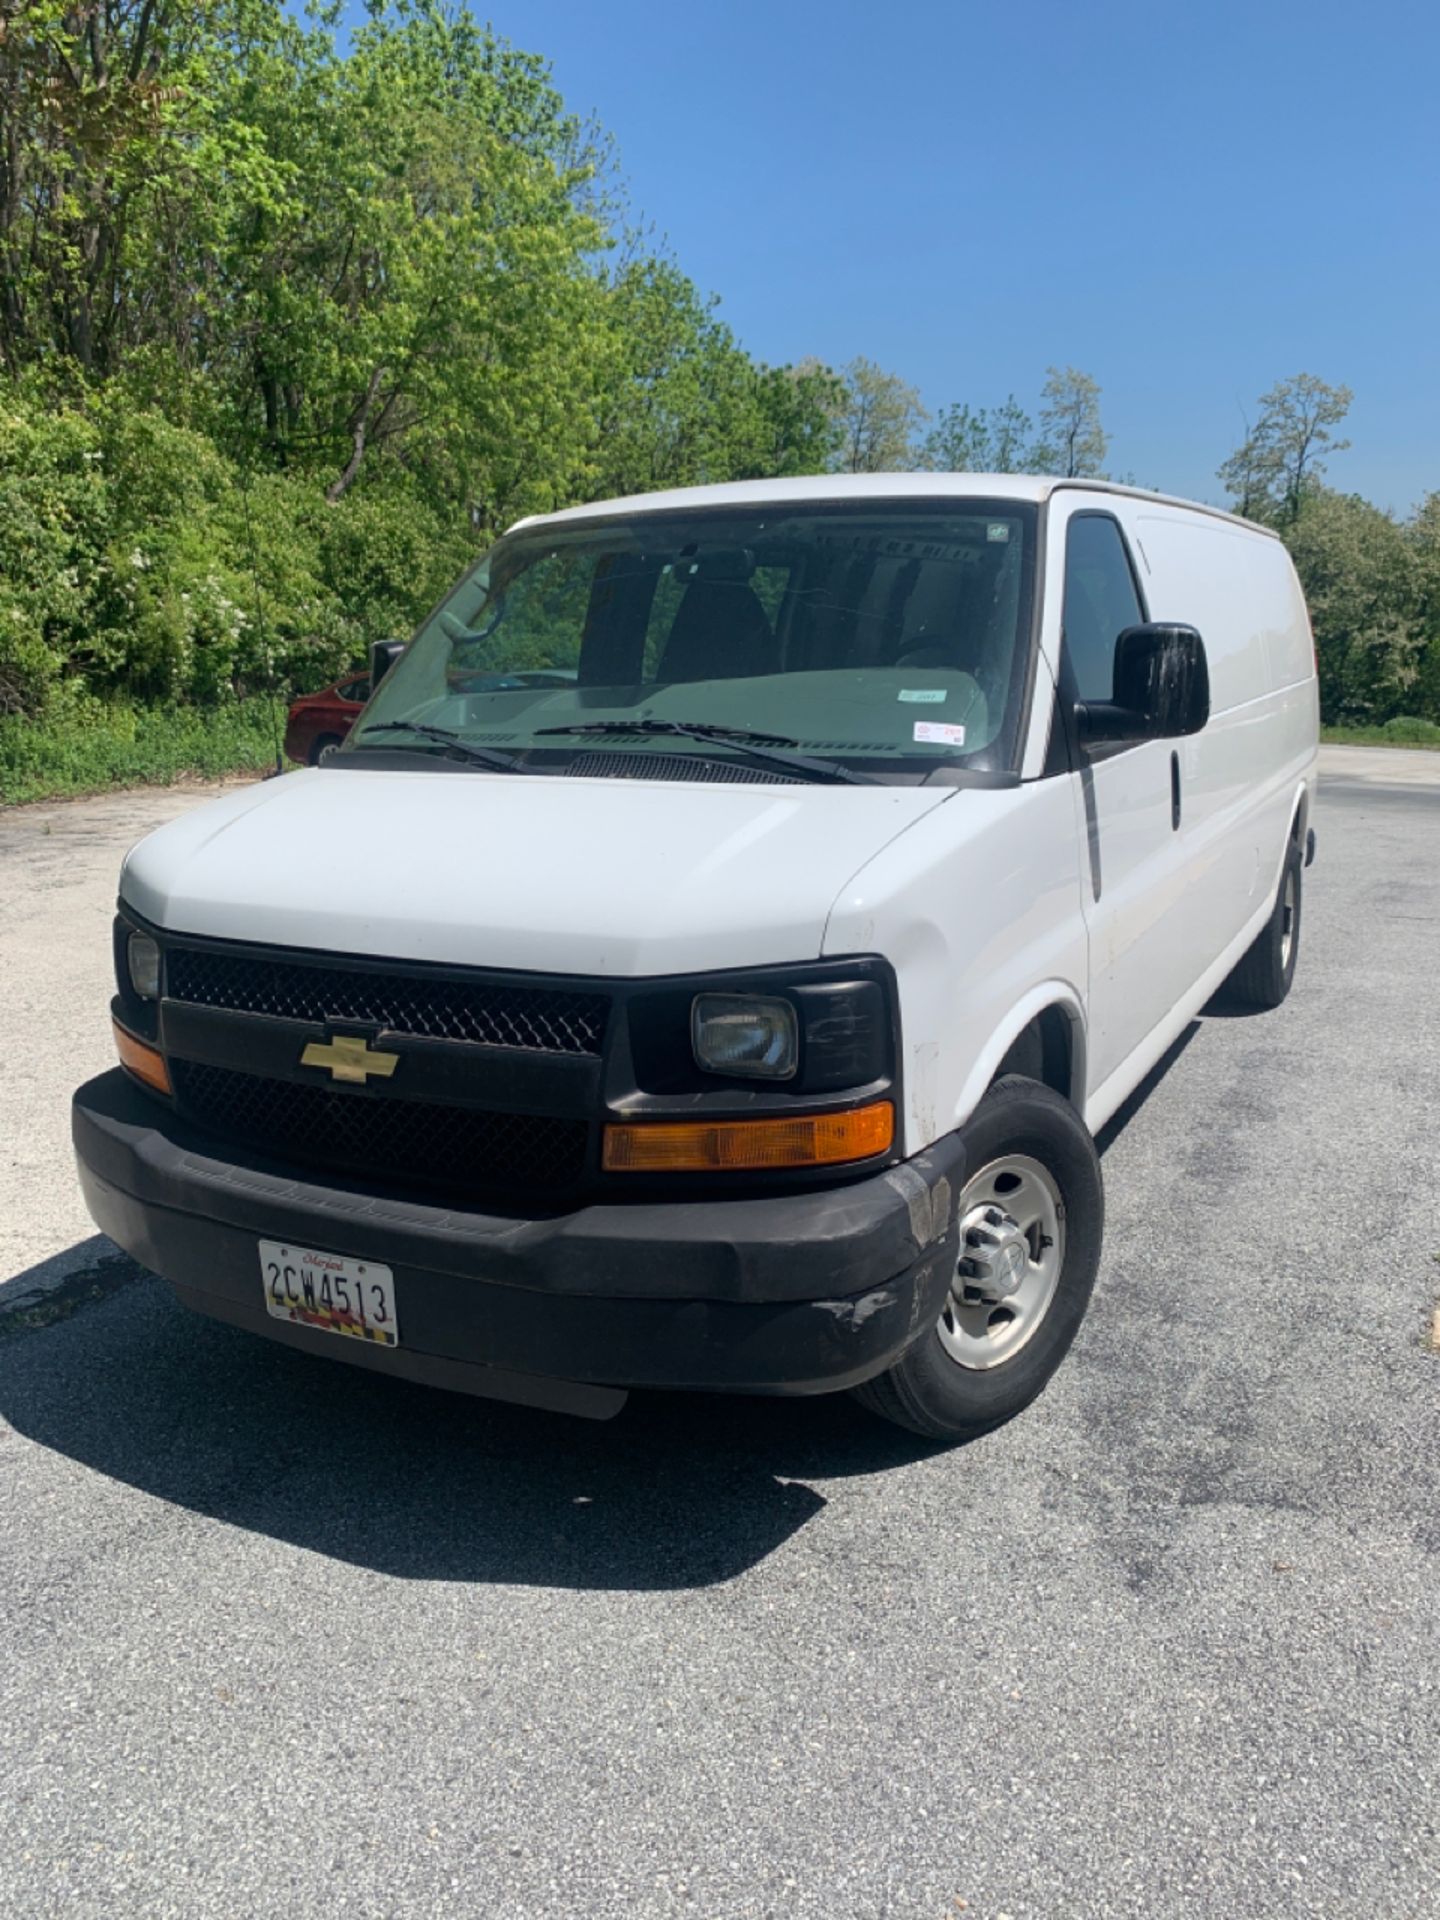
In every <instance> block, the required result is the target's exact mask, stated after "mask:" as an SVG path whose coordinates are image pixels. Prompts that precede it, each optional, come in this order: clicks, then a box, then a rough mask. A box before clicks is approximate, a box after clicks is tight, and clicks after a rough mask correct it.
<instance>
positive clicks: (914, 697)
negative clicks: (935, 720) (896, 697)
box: [900, 687, 945, 707]
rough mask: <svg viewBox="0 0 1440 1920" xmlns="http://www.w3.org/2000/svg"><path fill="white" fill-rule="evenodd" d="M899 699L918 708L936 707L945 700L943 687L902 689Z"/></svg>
mask: <svg viewBox="0 0 1440 1920" xmlns="http://www.w3.org/2000/svg"><path fill="white" fill-rule="evenodd" d="M900 698H901V699H902V700H909V701H912V702H913V703H914V705H916V706H917V707H918V706H926V707H938V706H939V704H940V702H941V701H942V700H943V699H944V698H945V689H944V687H902V688H901V689H900Z"/></svg>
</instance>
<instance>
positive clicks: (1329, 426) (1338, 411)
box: [1219, 373, 1355, 526]
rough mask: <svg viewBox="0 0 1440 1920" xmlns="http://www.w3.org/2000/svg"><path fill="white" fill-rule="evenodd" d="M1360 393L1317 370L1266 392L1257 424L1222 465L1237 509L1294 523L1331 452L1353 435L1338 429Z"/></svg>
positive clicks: (1258, 517)
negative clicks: (1330, 382) (1342, 436)
mask: <svg viewBox="0 0 1440 1920" xmlns="http://www.w3.org/2000/svg"><path fill="white" fill-rule="evenodd" d="M1354 398H1355V396H1354V394H1353V393H1352V392H1351V391H1350V389H1349V387H1330V386H1327V385H1326V384H1325V382H1324V381H1323V380H1317V379H1316V378H1315V375H1314V374H1313V373H1297V374H1296V375H1295V376H1294V377H1293V378H1292V379H1289V380H1281V381H1280V382H1279V383H1278V384H1277V385H1275V386H1273V387H1272V388H1271V389H1270V391H1269V392H1268V393H1265V394H1262V395H1261V396H1260V415H1259V418H1258V419H1257V420H1256V422H1255V425H1254V427H1253V428H1251V429H1250V431H1249V432H1247V434H1246V436H1245V439H1244V440H1243V442H1242V443H1241V444H1240V446H1238V447H1237V448H1236V449H1235V451H1234V453H1232V454H1231V456H1230V458H1229V459H1228V460H1227V461H1226V462H1225V464H1224V466H1223V467H1221V468H1220V474H1219V477H1220V479H1221V480H1223V481H1224V483H1225V485H1226V487H1227V488H1228V489H1229V492H1230V494H1231V497H1232V498H1233V499H1234V501H1235V504H1236V508H1237V510H1238V511H1239V512H1240V513H1243V514H1246V515H1247V516H1248V517H1249V518H1250V519H1253V520H1265V521H1269V522H1271V523H1272V524H1274V525H1280V526H1289V525H1291V524H1292V523H1293V522H1294V521H1295V519H1296V518H1297V516H1298V515H1299V514H1300V512H1301V510H1302V508H1303V507H1304V505H1305V501H1306V497H1307V495H1308V494H1309V493H1310V492H1311V490H1312V489H1313V488H1316V487H1318V486H1319V485H1320V482H1321V480H1322V479H1323V477H1324V474H1325V467H1326V460H1327V457H1328V455H1330V454H1333V453H1341V452H1343V451H1344V449H1345V448H1346V447H1348V446H1349V444H1350V442H1349V441H1348V440H1337V439H1336V438H1335V435H1334V432H1333V429H1334V428H1336V427H1338V426H1339V425H1340V423H1341V421H1342V420H1343V419H1344V418H1345V415H1346V414H1347V413H1348V412H1349V411H1350V403H1351V401H1352V400H1353V399H1354Z"/></svg>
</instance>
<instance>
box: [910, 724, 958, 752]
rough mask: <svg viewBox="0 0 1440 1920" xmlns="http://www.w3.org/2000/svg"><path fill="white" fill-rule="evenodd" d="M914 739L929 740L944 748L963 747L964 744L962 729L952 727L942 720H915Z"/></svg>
mask: <svg viewBox="0 0 1440 1920" xmlns="http://www.w3.org/2000/svg"><path fill="white" fill-rule="evenodd" d="M915 738H916V739H917V740H929V741H933V742H935V743H936V744H937V745H940V746H944V747H963V746H964V744H965V729H964V727H952V726H949V725H947V724H946V722H945V721H943V720H917V721H916V722H915Z"/></svg>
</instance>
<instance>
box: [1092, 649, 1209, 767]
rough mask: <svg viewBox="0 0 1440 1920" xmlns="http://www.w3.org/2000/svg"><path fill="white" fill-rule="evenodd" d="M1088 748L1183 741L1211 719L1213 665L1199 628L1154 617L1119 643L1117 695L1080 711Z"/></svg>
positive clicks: (1116, 653) (1095, 701) (1095, 702)
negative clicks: (1155, 741)
mask: <svg viewBox="0 0 1440 1920" xmlns="http://www.w3.org/2000/svg"><path fill="white" fill-rule="evenodd" d="M1075 713H1076V719H1077V721H1078V722H1079V727H1080V738H1081V740H1082V741H1083V743H1084V744H1085V745H1086V746H1087V747H1097V746H1107V745H1109V744H1111V743H1112V742H1118V741H1125V740H1178V739H1180V738H1181V737H1182V736H1183V735H1185V734H1187V733H1199V731H1200V729H1201V728H1202V727H1203V726H1204V725H1205V722H1206V721H1207V720H1208V719H1209V718H1210V669H1209V666H1208V664H1207V663H1206V659H1205V642H1204V641H1203V640H1202V639H1201V638H1200V636H1199V634H1198V633H1197V632H1196V631H1195V629H1194V627H1182V626H1173V625H1170V624H1168V623H1165V622H1160V621H1152V622H1151V623H1150V624H1149V625H1148V626H1144V627H1126V629H1125V631H1124V632H1123V633H1122V634H1121V635H1120V637H1119V639H1118V640H1117V641H1116V642H1115V698H1114V700H1113V701H1099V700H1088V701H1082V702H1080V704H1079V705H1078V706H1077V707H1076V710H1075Z"/></svg>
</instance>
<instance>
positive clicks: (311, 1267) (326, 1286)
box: [260, 1240, 400, 1347]
mask: <svg viewBox="0 0 1440 1920" xmlns="http://www.w3.org/2000/svg"><path fill="white" fill-rule="evenodd" d="M260 1277H261V1281H262V1283H263V1285H264V1288H265V1311H266V1312H267V1313H269V1314H273V1315H274V1317H275V1318H276V1319H277V1320H288V1321H290V1322H291V1324H292V1325H294V1326H298V1327H318V1328H319V1329H320V1330H321V1331H322V1332H323V1333H343V1334H347V1335H349V1337H350V1338H351V1339H352V1340H369V1341H372V1342H373V1343H374V1344H375V1345H376V1346H379V1347H398V1346H399V1344H400V1323H399V1320H398V1319H397V1317H396V1313H395V1276H394V1275H393V1274H392V1273H391V1271H390V1269H389V1267H382V1266H380V1265H378V1264H377V1263H376V1262H375V1261H374V1260H351V1259H349V1258H347V1257H346V1256H345V1255H344V1254H339V1253H317V1252H316V1251H315V1250H314V1249H313V1248H310V1247H286V1246H282V1245H281V1244H280V1242H279V1241H278V1240H262V1241H261V1242H260Z"/></svg>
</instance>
